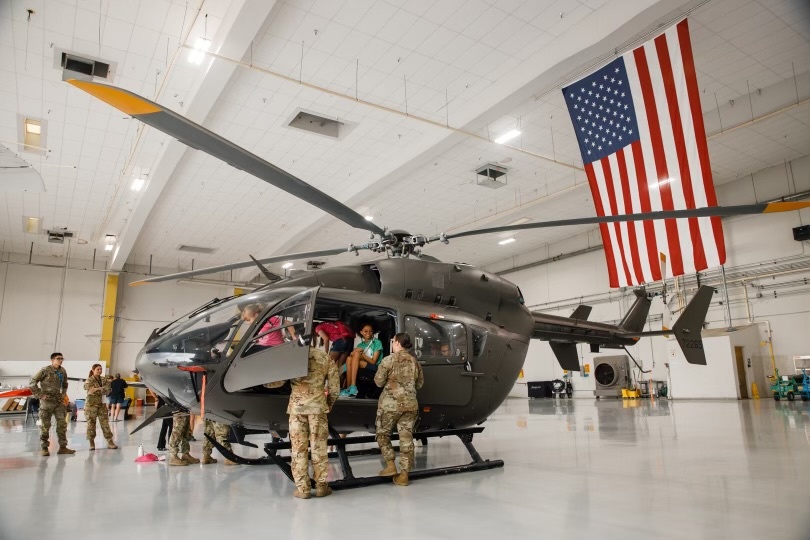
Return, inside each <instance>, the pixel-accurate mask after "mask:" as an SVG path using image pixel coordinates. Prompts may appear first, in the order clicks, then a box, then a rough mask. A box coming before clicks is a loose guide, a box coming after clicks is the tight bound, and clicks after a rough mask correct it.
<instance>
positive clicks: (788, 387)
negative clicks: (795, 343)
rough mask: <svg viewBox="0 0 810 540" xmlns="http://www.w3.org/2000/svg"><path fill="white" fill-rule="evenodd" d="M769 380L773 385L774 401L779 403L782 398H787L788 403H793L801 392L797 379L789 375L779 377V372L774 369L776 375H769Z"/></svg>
mask: <svg viewBox="0 0 810 540" xmlns="http://www.w3.org/2000/svg"><path fill="white" fill-rule="evenodd" d="M768 379H770V380H771V381H772V383H773V384H771V392H773V399H775V400H776V401H779V400H780V399H782V398H787V400H788V401H793V400H794V399H795V398H796V394H797V393H798V392H799V385H798V384H797V383H796V379H795V378H793V377H791V376H789V375H788V376H784V377H779V370H778V369H774V375H769V376H768ZM802 397H804V396H802Z"/></svg>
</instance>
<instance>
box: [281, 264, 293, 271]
mask: <svg viewBox="0 0 810 540" xmlns="http://www.w3.org/2000/svg"><path fill="white" fill-rule="evenodd" d="M292 265H293V263H291V262H288V263H284V264H282V265H281V267H282V268H283V269H285V270H286V269H287V268H292Z"/></svg>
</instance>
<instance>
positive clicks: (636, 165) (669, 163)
mask: <svg viewBox="0 0 810 540" xmlns="http://www.w3.org/2000/svg"><path fill="white" fill-rule="evenodd" d="M563 95H564V97H565V101H566V104H567V105H568V112H569V113H570V115H571V120H572V121H573V123H574V129H575V131H576V134H577V140H578V142H579V148H580V150H581V152H582V160H583V162H584V163H585V172H586V173H587V176H588V183H589V185H590V187H591V194H592V195H593V200H594V204H595V206H596V212H597V214H598V215H599V216H605V215H619V214H634V213H639V212H650V211H656V210H681V209H687V208H703V207H707V206H717V199H716V197H715V194H714V183H713V182H712V171H711V167H710V165H709V150H708V146H707V144H706V132H705V129H704V127H703V114H702V112H701V108H700V97H699V94H698V86H697V77H696V76H695V65H694V61H693V60H692V45H691V42H690V41H689V27H688V25H687V21H686V19H684V20H683V21H681V22H680V23H678V24H677V25H675V26H673V27H671V28H669V29H668V30H667V31H666V32H664V33H663V34H661V35H659V36H658V37H656V38H654V39H652V40H650V41H648V42H646V43H645V44H644V45H642V46H641V47H638V48H637V49H634V50H632V51H630V52H628V53H627V54H625V55H623V56H621V57H619V58H617V59H616V60H614V61H612V62H611V63H610V64H608V65H606V66H604V67H603V68H601V69H599V70H598V71H596V72H595V73H592V74H591V75H588V76H587V77H585V78H583V79H581V80H579V81H577V82H575V83H573V84H571V85H570V86H568V87H566V88H563ZM600 228H601V232H602V242H603V243H604V246H605V255H606V257H607V265H608V275H609V277H610V286H611V287H622V286H626V285H638V284H641V283H645V282H649V281H656V280H659V279H661V264H660V263H659V254H663V255H664V256H666V264H667V266H668V268H667V271H668V274H669V275H670V276H679V275H682V274H685V273H690V272H696V271H699V270H703V269H705V268H709V267H716V266H720V265H722V264H723V263H724V262H725V260H726V249H725V244H724V240H723V229H722V226H721V224H720V218H719V217H712V218H708V217H707V218H689V219H668V220H663V221H660V220H659V221H644V222H640V221H637V222H628V223H610V224H602V225H600ZM662 259H663V257H662Z"/></svg>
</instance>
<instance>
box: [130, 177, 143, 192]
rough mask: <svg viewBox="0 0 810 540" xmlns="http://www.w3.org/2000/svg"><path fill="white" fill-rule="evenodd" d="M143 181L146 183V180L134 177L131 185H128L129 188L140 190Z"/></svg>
mask: <svg viewBox="0 0 810 540" xmlns="http://www.w3.org/2000/svg"><path fill="white" fill-rule="evenodd" d="M145 183H146V180H144V179H143V178H136V179H135V180H133V181H132V185H131V186H130V189H131V190H132V191H140V190H141V189H143V185H144V184H145Z"/></svg>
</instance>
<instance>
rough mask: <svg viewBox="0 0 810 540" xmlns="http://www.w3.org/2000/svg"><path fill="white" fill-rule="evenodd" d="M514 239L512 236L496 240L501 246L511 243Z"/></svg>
mask: <svg viewBox="0 0 810 540" xmlns="http://www.w3.org/2000/svg"><path fill="white" fill-rule="evenodd" d="M514 241H515V239H514V238H507V239H505V240H501V241H500V242H498V244H500V245H502V246H503V245H506V244H511V243H512V242H514Z"/></svg>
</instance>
